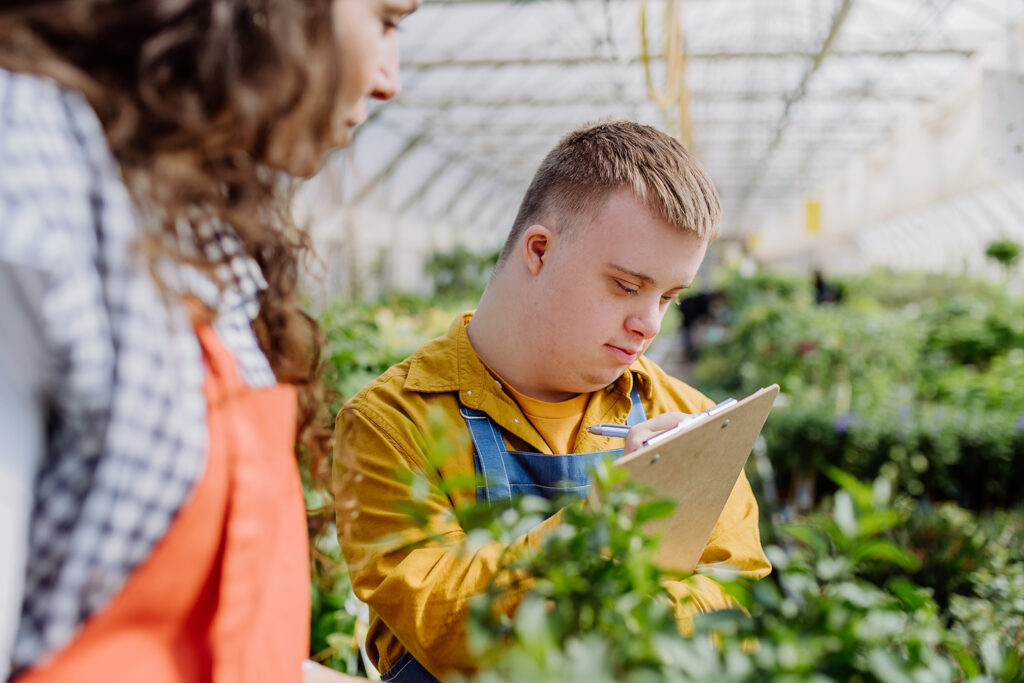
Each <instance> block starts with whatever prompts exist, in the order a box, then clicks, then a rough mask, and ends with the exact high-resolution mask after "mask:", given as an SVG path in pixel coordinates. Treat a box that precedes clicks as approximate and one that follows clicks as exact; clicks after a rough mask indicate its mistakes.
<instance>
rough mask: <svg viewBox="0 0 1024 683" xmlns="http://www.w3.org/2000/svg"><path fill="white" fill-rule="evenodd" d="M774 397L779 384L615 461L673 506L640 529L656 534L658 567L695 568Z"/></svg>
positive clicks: (777, 392)
mask: <svg viewBox="0 0 1024 683" xmlns="http://www.w3.org/2000/svg"><path fill="white" fill-rule="evenodd" d="M778 394H779V385H778V384H773V385H771V386H770V387H766V388H764V389H761V390H759V391H757V392H755V393H753V394H751V395H750V396H748V397H746V398H745V399H743V400H742V401H739V402H737V403H734V404H732V405H731V406H728V407H726V408H724V409H722V410H721V411H719V412H717V413H716V414H715V415H713V416H711V417H710V418H708V419H706V420H703V421H700V422H697V423H695V424H694V425H692V427H691V428H686V427H684V428H683V429H682V430H681V431H680V432H679V433H678V434H676V435H675V436H673V437H672V438H671V439H669V440H667V441H663V442H661V443H658V444H655V445H650V446H644V447H642V448H640V449H638V450H636V451H633V452H632V453H630V454H629V455H626V456H623V457H622V458H619V460H617V461H616V465H618V466H620V467H624V468H626V469H627V470H629V472H630V474H631V475H632V479H633V480H634V481H637V482H639V483H641V484H643V485H645V486H647V487H648V488H650V489H651V490H652V491H653V494H652V497H653V498H669V499H672V500H674V501H676V503H677V507H676V509H675V511H674V512H673V513H672V516H671V517H667V518H665V519H659V520H655V521H652V522H649V523H648V524H647V525H646V526H645V529H646V530H647V531H649V532H654V533H658V534H660V535H661V549H660V550H659V552H658V555H657V556H656V558H655V559H656V561H657V562H658V564H659V565H661V566H662V567H664V568H666V569H678V570H681V571H693V570H694V568H695V567H696V566H697V562H698V561H699V560H700V556H701V554H703V552H704V548H705V547H706V546H707V543H708V539H710V538H711V532H712V531H713V530H714V528H715V523H716V522H717V521H718V518H719V516H720V515H721V514H722V510H723V509H724V508H725V503H726V501H727V500H728V499H729V494H730V493H732V489H733V487H734V486H735V485H736V480H737V479H739V476H740V472H741V471H742V470H743V465H744V464H745V463H746V462H747V458H748V457H749V456H750V452H751V450H752V449H753V448H754V442H755V441H756V440H757V436H758V434H760V433H761V429H762V428H763V427H764V423H765V421H766V420H767V419H768V413H769V411H770V410H771V409H772V405H773V404H774V403H775V397H776V396H778Z"/></svg>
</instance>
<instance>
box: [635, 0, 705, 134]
mask: <svg viewBox="0 0 1024 683" xmlns="http://www.w3.org/2000/svg"><path fill="white" fill-rule="evenodd" d="M638 1H639V4H640V59H641V61H643V64H644V79H645V81H646V84H647V94H648V96H649V97H650V98H651V101H652V102H654V104H655V105H656V106H657V107H658V109H660V110H661V113H662V115H663V116H664V117H665V119H666V125H667V126H668V127H669V128H670V130H671V131H672V132H673V133H675V134H676V135H677V137H678V138H679V140H680V142H682V143H683V144H684V145H686V146H687V147H692V145H693V121H692V118H691V116H690V92H689V89H688V88H687V86H686V46H685V41H684V38H683V31H682V26H681V24H682V13H683V0H665V18H664V26H663V28H664V35H665V52H664V55H665V87H664V89H663V90H662V91H661V92H659V91H658V89H657V88H656V87H655V85H654V76H653V75H652V74H651V50H650V45H649V43H648V40H647V0H638Z"/></svg>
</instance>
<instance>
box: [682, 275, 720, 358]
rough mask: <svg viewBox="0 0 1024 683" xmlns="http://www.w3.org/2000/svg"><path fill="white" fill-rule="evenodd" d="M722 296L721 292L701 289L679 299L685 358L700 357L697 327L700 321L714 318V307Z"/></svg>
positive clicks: (707, 321)
mask: <svg viewBox="0 0 1024 683" xmlns="http://www.w3.org/2000/svg"><path fill="white" fill-rule="evenodd" d="M723 297H724V294H723V293H722V292H717V291H713V290H703V291H700V292H697V293H696V294H691V295H690V296H685V297H683V298H681V299H680V300H679V303H678V304H677V306H678V308H679V314H680V316H682V322H681V323H680V325H679V329H680V332H681V334H682V336H683V355H684V357H685V358H686V360H688V361H695V360H697V359H698V358H699V357H700V345H699V344H698V343H697V329H698V327H699V325H700V324H701V323H702V322H705V323H709V322H711V321H713V320H715V309H716V307H717V306H718V305H720V304H721V301H722V299H723Z"/></svg>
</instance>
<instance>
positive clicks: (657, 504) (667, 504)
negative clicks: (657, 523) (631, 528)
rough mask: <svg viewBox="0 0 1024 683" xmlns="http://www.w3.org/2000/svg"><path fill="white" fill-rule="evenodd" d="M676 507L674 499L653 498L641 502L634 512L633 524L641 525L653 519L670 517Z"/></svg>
mask: <svg viewBox="0 0 1024 683" xmlns="http://www.w3.org/2000/svg"><path fill="white" fill-rule="evenodd" d="M675 509H676V503H675V501H672V500H652V501H649V502H646V503H641V504H640V505H638V506H637V508H636V512H635V513H634V514H633V524H635V525H636V526H640V525H642V524H644V523H645V522H649V521H651V520H653V519H665V518H666V517H670V516H671V515H672V512H673V511H674V510H675Z"/></svg>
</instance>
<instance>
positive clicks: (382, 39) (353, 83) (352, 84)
mask: <svg viewBox="0 0 1024 683" xmlns="http://www.w3.org/2000/svg"><path fill="white" fill-rule="evenodd" d="M419 3H420V0H332V4H331V17H332V20H333V23H334V37H335V43H336V45H337V54H335V55H334V56H333V58H334V59H335V60H337V65H338V75H339V85H338V89H337V97H336V100H335V103H334V110H333V111H332V112H331V118H330V121H329V125H330V129H329V131H328V137H327V138H326V139H324V138H322V137H320V136H315V135H313V134H311V130H312V128H311V126H312V122H311V121H310V120H308V117H309V109H310V107H308V106H306V107H301V106H300V107H298V108H296V110H295V111H293V112H292V116H291V117H290V118H289V119H288V120H286V121H284V122H281V123H280V124H279V125H278V126H276V128H275V130H274V131H273V133H272V139H271V142H270V144H269V146H268V151H267V154H266V157H265V160H266V163H268V164H269V165H270V166H272V167H274V168H277V169H280V170H282V171H285V172H286V173H289V174H291V175H293V176H297V177H307V176H311V175H313V174H314V173H316V172H317V171H319V170H320V166H321V165H322V164H323V162H324V158H325V155H326V153H327V152H328V151H329V150H331V149H335V148H337V147H344V146H346V145H348V144H349V143H350V142H352V135H353V132H354V130H355V127H356V126H358V125H359V124H360V123H362V122H363V121H365V120H366V113H367V105H368V103H369V99H370V98H371V97H375V98H377V99H380V100H387V99H391V98H392V97H394V96H395V95H396V94H397V93H398V89H399V85H400V84H399V77H398V24H399V22H401V20H402V19H403V18H405V16H406V15H408V14H409V13H410V12H412V11H413V10H415V9H416V7H417V6H418V5H419ZM308 101H309V102H313V101H315V100H314V99H309V100H308Z"/></svg>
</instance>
